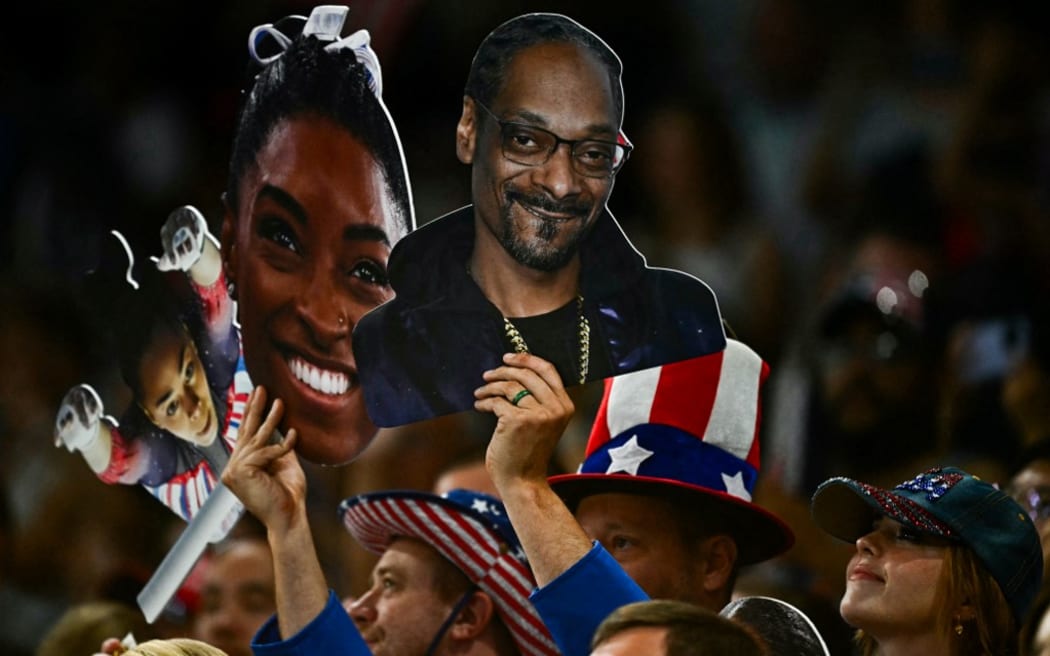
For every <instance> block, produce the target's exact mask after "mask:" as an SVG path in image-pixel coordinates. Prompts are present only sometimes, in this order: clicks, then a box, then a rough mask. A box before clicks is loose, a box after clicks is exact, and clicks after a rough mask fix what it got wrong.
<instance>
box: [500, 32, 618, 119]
mask: <svg viewBox="0 0 1050 656" xmlns="http://www.w3.org/2000/svg"><path fill="white" fill-rule="evenodd" d="M611 84H612V82H611V80H610V79H609V75H608V71H607V70H606V68H605V67H604V66H603V64H602V62H601V60H600V59H599V58H598V56H597V55H596V54H594V53H593V52H591V51H590V50H588V49H586V48H584V47H583V46H580V45H577V44H573V43H563V42H549V43H541V44H537V45H533V46H528V47H526V48H523V49H522V50H520V51H518V52H517V53H515V55H514V56H513V58H512V59H511V60H510V62H509V63H508V65H507V68H506V70H505V72H504V77H503V80H502V82H501V84H500V90H499V93H498V94H497V96H496V98H495V100H494V104H495V105H497V106H498V107H499V108H500V109H501V110H502V111H504V112H506V111H510V112H512V113H513V112H515V111H528V112H531V113H535V114H538V115H540V116H546V115H547V114H552V113H557V112H567V113H568V114H570V115H574V116H576V117H579V118H580V119H581V120H584V121H587V122H590V123H596V124H601V125H602V126H603V127H607V128H610V129H612V130H615V129H617V128H618V122H619V118H618V117H617V116H616V107H615V101H614V98H613V90H612V88H611ZM512 115H513V114H512ZM549 127H557V126H549Z"/></svg>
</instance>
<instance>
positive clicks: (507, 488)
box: [474, 353, 591, 586]
mask: <svg viewBox="0 0 1050 656" xmlns="http://www.w3.org/2000/svg"><path fill="white" fill-rule="evenodd" d="M503 362H504V365H503V366H502V367H498V368H496V369H493V370H491V371H486V372H485V374H484V377H485V381H486V383H485V385H483V386H482V387H481V388H479V389H478V390H477V391H475V392H474V395H475V396H476V397H477V398H478V400H477V401H475V402H474V407H475V408H477V409H478V410H481V411H483V412H491V413H493V414H495V415H496V417H497V418H498V421H497V422H496V430H495V431H493V433H492V440H491V441H490V442H489V447H488V452H487V453H486V454H485V467H486V469H488V471H489V475H490V476H492V482H493V483H495V484H496V489H497V490H499V494H500V497H501V498H502V499H503V504H504V507H506V509H507V515H508V516H509V517H510V523H511V524H512V525H513V526H514V531H515V532H516V533H517V534H518V538H520V539H521V546H522V547H523V548H524V549H525V555H526V556H527V557H528V559H529V564H530V565H531V566H532V571H533V573H534V574H535V576H536V583H537V584H539V585H540V586H544V585H547V584H548V583H550V582H551V581H553V580H554V579H555V578H557V577H558V576H560V575H561V574H562V573H564V572H565V571H566V570H567V569H569V568H570V567H571V566H572V565H573V564H574V563H576V562H578V561H579V560H580V559H581V558H583V557H584V556H586V555H587V552H588V551H590V549H591V541H590V538H588V537H587V535H586V534H585V533H584V532H583V529H581V528H580V525H579V524H577V523H576V519H575V518H573V516H572V513H570V512H569V509H568V508H566V507H565V504H564V503H563V502H562V500H561V499H560V498H558V495H557V494H555V493H554V490H552V489H551V486H550V484H549V483H548V482H547V466H548V464H549V463H550V459H551V455H552V454H553V453H554V448H555V446H557V444H558V440H559V439H560V438H561V435H562V433H563V432H564V431H565V427H566V426H567V425H568V423H569V421H570V420H571V419H572V413H573V410H574V408H573V405H572V400H571V399H570V398H569V395H568V394H566V393H565V387H564V386H563V385H562V383H561V378H559V377H558V372H557V370H555V368H554V366H553V365H552V364H550V363H549V362H547V361H545V360H543V359H541V358H538V357H536V356H535V355H529V354H528V353H514V354H507V355H504V356H503ZM522 390H528V391H527V393H525V392H522Z"/></svg>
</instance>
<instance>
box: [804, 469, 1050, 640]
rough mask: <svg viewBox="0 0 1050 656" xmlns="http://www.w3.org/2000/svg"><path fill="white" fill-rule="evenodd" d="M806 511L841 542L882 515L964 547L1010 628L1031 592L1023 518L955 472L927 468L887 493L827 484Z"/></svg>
mask: <svg viewBox="0 0 1050 656" xmlns="http://www.w3.org/2000/svg"><path fill="white" fill-rule="evenodd" d="M810 509H811V512H812V514H813V519H814V520H816V522H817V525H818V526H820V528H822V529H824V530H825V531H827V532H828V533H830V534H831V535H833V536H835V537H837V538H839V539H840V540H845V541H847V542H853V541H856V539H857V538H859V537H861V536H862V535H867V534H868V533H870V532H871V530H872V528H871V527H872V522H874V521H875V519H876V518H877V517H880V516H884V517H889V518H890V519H893V520H896V521H898V522H900V523H901V524H903V525H905V526H908V527H910V528H912V529H914V530H916V531H919V532H920V533H925V534H927V535H935V536H938V537H941V538H946V539H948V540H950V541H953V542H958V543H961V544H964V545H966V546H968V547H970V549H972V550H973V552H974V554H976V556H977V559H978V560H979V561H980V562H981V564H982V565H984V568H985V569H986V570H987V571H988V573H989V574H991V575H992V578H994V579H995V581H996V582H997V583H998V584H999V589H1000V590H1002V592H1003V596H1004V597H1006V601H1007V602H1008V603H1009V604H1010V608H1011V609H1012V610H1013V613H1014V617H1015V618H1016V619H1017V621H1018V623H1021V622H1022V621H1023V620H1024V618H1025V615H1026V613H1027V612H1028V608H1029V607H1030V606H1031V604H1032V601H1033V600H1034V599H1035V597H1036V594H1038V592H1039V586H1040V583H1041V582H1042V578H1043V550H1042V547H1041V546H1040V543H1039V534H1038V533H1037V532H1036V529H1035V526H1034V525H1033V524H1032V520H1031V518H1030V517H1029V516H1028V513H1026V512H1025V511H1024V510H1023V509H1022V508H1021V506H1019V505H1018V504H1017V502H1016V501H1014V500H1013V499H1011V498H1010V497H1009V496H1008V495H1007V494H1006V493H1004V492H1003V491H1002V490H1000V489H999V488H997V487H996V486H994V485H992V484H991V483H987V482H985V481H982V480H981V479H979V478H977V477H976V476H973V475H972V474H968V473H967V472H964V471H963V470H961V469H957V468H955V467H944V468H937V469H931V470H929V471H927V472H924V473H922V474H919V475H918V476H916V477H915V478H913V479H911V480H909V481H905V482H903V483H901V484H900V485H898V486H897V487H895V488H893V489H892V490H885V489H882V488H878V487H875V486H873V485H868V484H867V483H861V482H859V481H855V480H853V479H850V478H842V477H839V478H832V479H830V480H827V481H824V482H823V483H821V484H820V487H818V488H817V491H816V492H815V493H814V494H813V503H812V505H811V508H810Z"/></svg>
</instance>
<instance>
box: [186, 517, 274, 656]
mask: <svg viewBox="0 0 1050 656" xmlns="http://www.w3.org/2000/svg"><path fill="white" fill-rule="evenodd" d="M249 521H251V520H249ZM256 523H257V522H256ZM200 567H201V572H200V576H201V599H200V607H199V609H198V610H197V612H196V614H195V616H194V618H193V623H192V630H191V632H190V635H191V637H194V638H197V639H198V640H203V641H204V642H207V643H209V644H212V645H215V646H216V647H219V648H220V649H222V650H223V651H225V652H226V653H227V654H229V656H251V653H252V651H251V647H250V645H251V641H252V636H254V635H255V632H256V631H258V630H259V628H260V627H262V625H263V624H264V623H265V622H266V620H267V619H269V617H270V616H271V615H273V613H274V612H275V611H276V610H277V603H276V600H275V597H274V594H275V584H274V572H273V557H272V556H271V554H270V546H269V544H267V542H266V537H265V534H261V535H260V534H256V535H244V536H242V537H233V538H231V539H227V540H225V541H223V542H222V543H220V544H219V545H216V547H215V548H214V549H213V550H212V551H211V553H210V554H209V555H208V556H207V559H206V560H205V561H203V562H202V564H201V566H200Z"/></svg>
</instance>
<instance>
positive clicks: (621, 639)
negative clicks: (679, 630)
mask: <svg viewBox="0 0 1050 656" xmlns="http://www.w3.org/2000/svg"><path fill="white" fill-rule="evenodd" d="M666 644H667V627H663V626H635V627H632V628H629V629H624V630H623V631H620V632H618V633H615V634H613V635H612V636H611V637H609V638H608V639H606V640H605V641H604V642H602V643H601V644H600V645H598V647H597V648H596V649H595V650H594V651H593V652H591V655H592V656H633V655H634V654H653V655H654V656H659V655H660V654H665V653H666Z"/></svg>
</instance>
